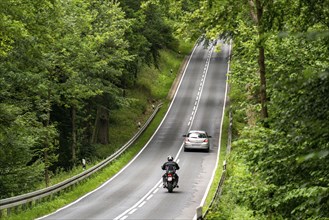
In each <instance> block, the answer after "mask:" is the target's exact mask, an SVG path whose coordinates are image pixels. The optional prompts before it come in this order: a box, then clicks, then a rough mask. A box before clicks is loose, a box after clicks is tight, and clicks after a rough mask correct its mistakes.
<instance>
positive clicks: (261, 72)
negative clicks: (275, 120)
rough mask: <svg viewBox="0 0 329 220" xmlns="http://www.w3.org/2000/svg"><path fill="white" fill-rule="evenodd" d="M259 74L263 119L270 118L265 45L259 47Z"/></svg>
mask: <svg viewBox="0 0 329 220" xmlns="http://www.w3.org/2000/svg"><path fill="white" fill-rule="evenodd" d="M258 65H259V75H260V102H261V106H262V112H261V116H262V118H263V119H265V118H268V111H267V97H266V95H267V94H266V76H265V50H264V47H263V46H261V47H259V57H258Z"/></svg>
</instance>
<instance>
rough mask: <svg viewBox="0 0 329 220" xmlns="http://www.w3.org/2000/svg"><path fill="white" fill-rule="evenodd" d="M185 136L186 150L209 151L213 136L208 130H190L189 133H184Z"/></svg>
mask: <svg viewBox="0 0 329 220" xmlns="http://www.w3.org/2000/svg"><path fill="white" fill-rule="evenodd" d="M183 137H185V140H184V151H188V150H192V149H200V150H205V151H206V152H209V149H210V143H209V138H211V136H209V135H208V134H207V132H205V131H201V130H192V131H189V133H188V134H186V135H183Z"/></svg>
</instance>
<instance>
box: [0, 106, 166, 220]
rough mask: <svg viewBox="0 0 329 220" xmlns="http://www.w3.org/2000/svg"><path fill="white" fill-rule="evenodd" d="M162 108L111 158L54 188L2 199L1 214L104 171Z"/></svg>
mask: <svg viewBox="0 0 329 220" xmlns="http://www.w3.org/2000/svg"><path fill="white" fill-rule="evenodd" d="M161 106H162V103H160V104H159V105H158V106H157V107H156V108H155V109H154V111H153V113H152V115H151V116H150V117H149V118H148V120H147V121H146V122H145V124H144V125H143V126H142V127H141V128H140V129H139V130H138V132H137V133H136V134H135V135H134V136H133V137H132V138H131V139H130V140H129V141H128V142H127V143H126V144H125V145H123V146H122V147H121V148H120V149H119V150H117V151H116V152H115V153H114V154H112V155H111V156H109V157H107V158H106V159H105V160H103V161H102V162H100V163H98V164H96V165H95V166H93V167H91V168H89V169H87V170H85V171H84V172H82V173H80V174H78V175H76V176H73V177H71V178H69V179H67V180H65V181H63V182H60V183H57V184H55V185H53V186H50V187H47V188H44V189H41V190H37V191H34V192H31V193H27V194H23V195H20V196H15V197H10V198H6V199H2V200H0V212H2V210H4V209H11V208H14V207H16V206H19V205H24V204H27V203H30V202H33V201H36V200H39V199H42V198H44V197H47V196H49V195H52V194H54V193H57V192H59V191H61V190H64V189H66V188H68V187H70V186H72V185H74V184H76V183H78V182H79V181H81V180H84V179H86V178H87V177H89V176H90V175H92V174H94V173H96V172H97V171H98V170H100V169H102V168H103V167H105V166H106V165H108V164H109V163H111V162H112V161H113V160H114V159H116V158H117V157H119V156H120V155H121V154H122V153H123V152H124V151H125V150H126V149H127V148H129V147H130V146H131V145H132V144H133V143H134V141H136V140H137V138H138V137H139V136H140V135H141V134H142V133H143V131H144V130H145V129H146V128H147V127H148V125H149V124H150V123H151V121H152V120H153V118H154V117H155V115H156V113H157V112H158V111H159V109H160V108H161ZM8 214H9V211H8ZM0 216H1V214H0Z"/></svg>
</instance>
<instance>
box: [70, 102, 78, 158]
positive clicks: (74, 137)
mask: <svg viewBox="0 0 329 220" xmlns="http://www.w3.org/2000/svg"><path fill="white" fill-rule="evenodd" d="M71 110H72V112H71V114H72V115H71V117H72V145H71V154H72V157H71V159H72V162H73V163H75V161H76V148H77V128H76V115H77V112H76V108H75V107H72V109H71Z"/></svg>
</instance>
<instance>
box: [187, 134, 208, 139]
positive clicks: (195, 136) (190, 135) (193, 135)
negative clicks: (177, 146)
mask: <svg viewBox="0 0 329 220" xmlns="http://www.w3.org/2000/svg"><path fill="white" fill-rule="evenodd" d="M188 137H190V138H207V135H206V134H205V133H190V134H189V135H188Z"/></svg>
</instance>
